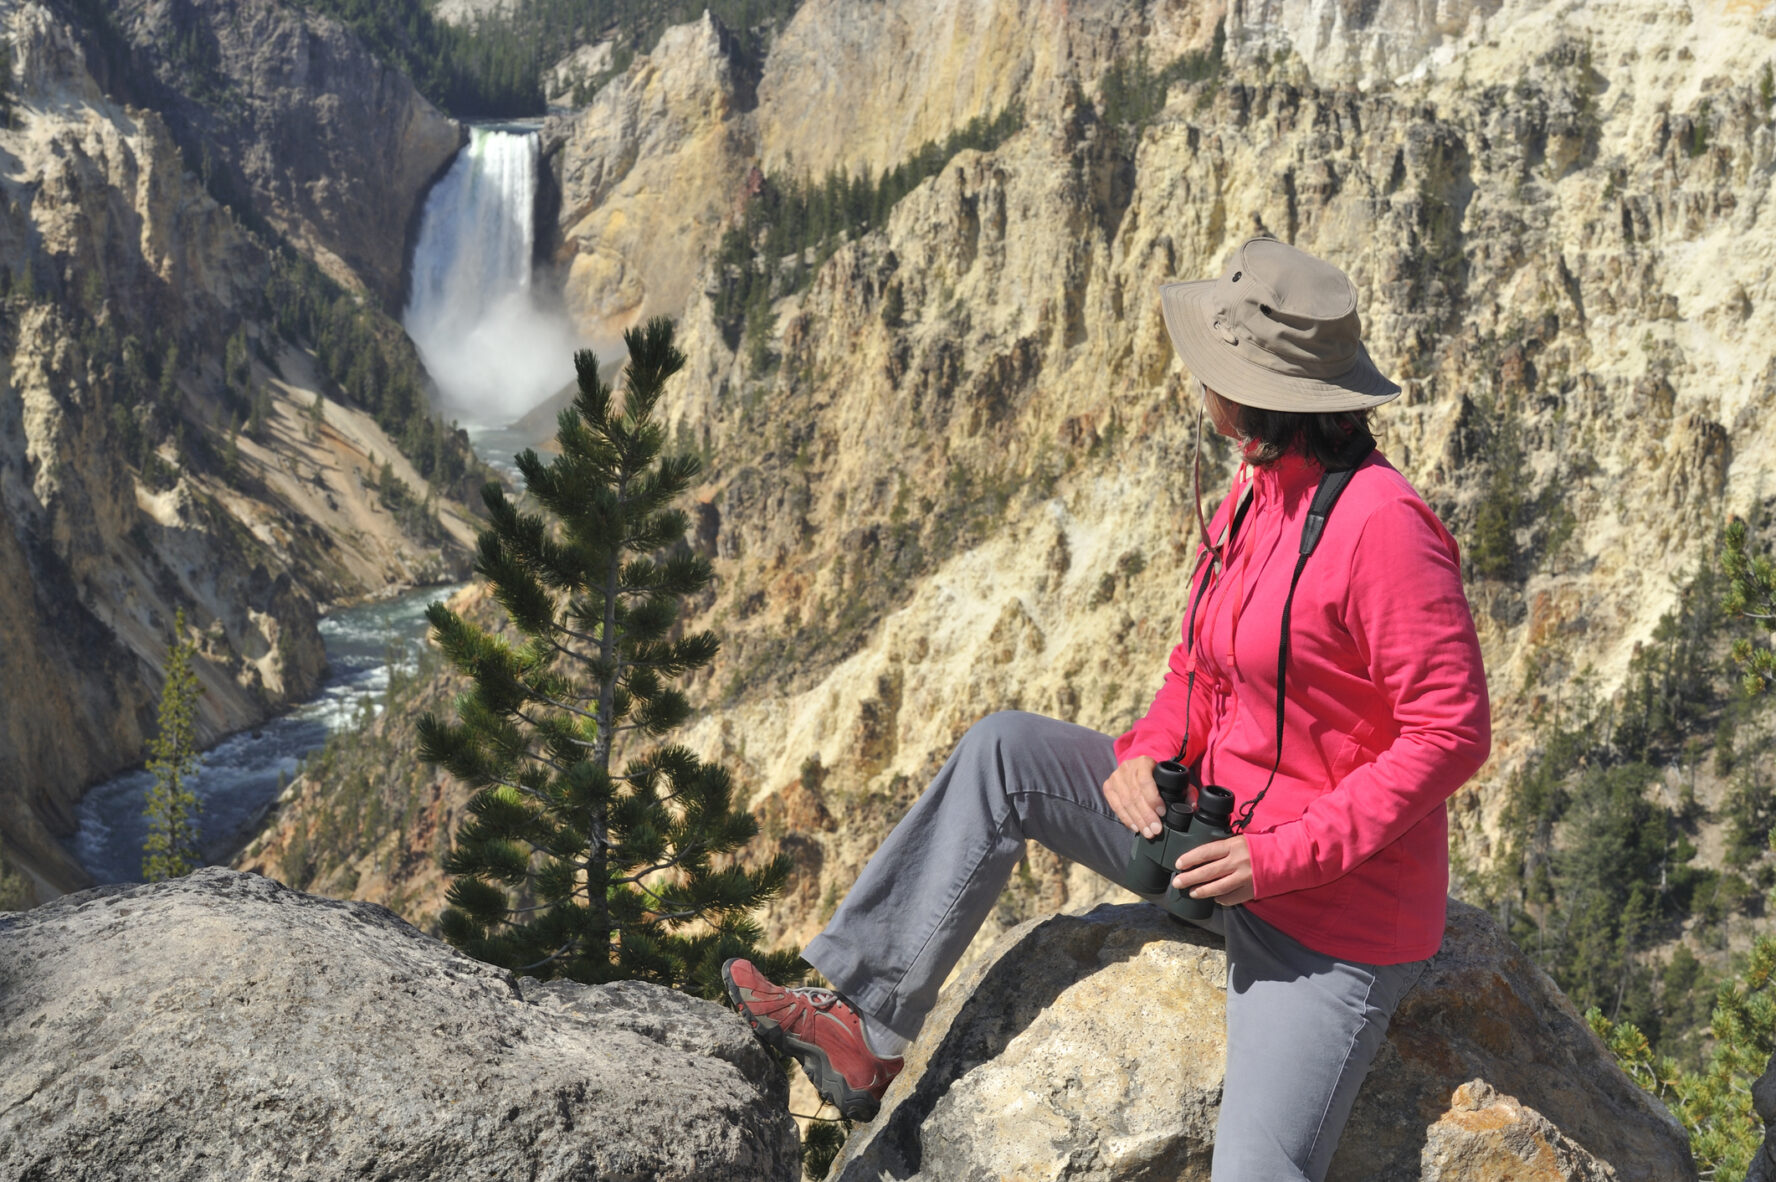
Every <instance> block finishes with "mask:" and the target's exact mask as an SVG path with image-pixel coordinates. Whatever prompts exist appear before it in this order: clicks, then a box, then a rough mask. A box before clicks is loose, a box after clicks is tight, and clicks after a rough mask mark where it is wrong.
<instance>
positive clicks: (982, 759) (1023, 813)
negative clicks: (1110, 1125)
mask: <svg viewBox="0 0 1776 1182" xmlns="http://www.w3.org/2000/svg"><path fill="white" fill-rule="evenodd" d="M1115 770H1116V755H1115V752H1114V750H1113V749H1112V740H1111V738H1110V736H1108V735H1104V734H1100V733H1099V732H1097V731H1094V730H1091V729H1089V728H1087V727H1083V726H1075V725H1074V724H1073V723H1070V722H1062V721H1060V720H1059V719H1054V718H1045V717H1043V716H1041V715H1038V714H1027V713H1024V712H1022V711H1015V710H1008V711H1002V712H1000V713H998V714H991V715H988V716H987V717H986V718H983V719H982V720H981V721H980V722H978V723H976V724H975V725H974V726H973V727H971V728H969V731H968V733H967V734H966V735H964V736H963V737H962V741H961V742H960V743H958V744H957V745H956V749H955V750H954V751H953V752H951V754H950V758H949V760H948V761H947V762H946V763H945V764H944V766H943V770H941V771H940V772H938V774H937V778H936V779H934V780H932V782H931V785H930V787H929V788H927V789H926V790H925V794H924V795H923V796H922V797H920V798H919V801H918V803H917V804H915V805H914V806H913V807H912V809H911V810H910V811H908V813H907V815H906V817H905V818H903V819H902V820H901V822H900V824H899V825H897V826H895V828H894V831H893V832H892V833H890V834H889V835H888V839H887V840H886V841H884V842H883V843H882V846H881V848H880V849H878V850H877V851H876V854H875V856H874V857H873V858H871V859H870V862H869V865H868V866H866V867H864V871H863V873H862V874H861V875H860V876H859V877H858V879H857V885H856V886H854V887H853V888H852V889H851V893H850V894H849V895H847V896H846V897H845V900H844V902H843V903H841V904H840V905H839V908H838V910H837V911H836V912H834V914H833V917H832V921H831V922H830V923H829V924H827V927H826V930H825V931H823V932H821V933H820V935H818V936H816V937H815V938H814V941H813V943H811V944H809V945H808V947H807V949H806V951H804V952H803V956H804V957H805V958H806V959H807V961H808V963H809V964H812V965H813V966H814V967H815V968H816V969H818V970H820V972H821V973H822V974H823V975H824V976H825V977H826V979H827V980H828V981H830V982H832V984H833V986H834V987H835V988H836V989H838V991H839V992H840V993H843V994H844V995H845V996H846V997H847V998H849V999H850V1000H851V1001H852V1002H853V1003H855V1004H856V1005H857V1006H858V1007H860V1008H862V1009H864V1010H867V1011H868V1012H869V1013H870V1014H871V1015H872V1016H874V1017H875V1018H876V1019H877V1020H879V1021H881V1022H882V1023H883V1024H885V1025H886V1026H888V1028H889V1029H891V1030H893V1031H894V1032H895V1033H897V1034H900V1035H902V1036H904V1037H907V1038H912V1037H913V1036H914V1035H916V1034H918V1032H919V1027H920V1025H921V1024H922V1023H923V1022H924V1020H925V1015H926V1014H927V1013H929V1012H930V1011H931V1008H932V1006H934V1005H935V1004H936V1002H937V994H938V990H939V988H940V987H941V986H942V985H943V981H944V978H945V977H946V976H948V975H949V972H950V970H951V969H952V968H953V967H955V964H956V961H957V960H958V959H960V957H961V955H962V952H963V950H964V949H965V948H967V946H968V943H969V941H970V940H971V939H972V938H973V936H974V934H975V932H976V931H977V930H978V929H979V928H980V925H981V923H982V922H983V921H984V920H985V919H986V917H987V914H988V913H989V912H990V911H991V910H992V907H993V904H994V902H995V901H996V900H997V899H998V897H999V892H1000V891H1001V890H1002V889H1003V888H1004V886H1005V883H1006V880H1007V879H1009V878H1010V876H1011V872H1012V870H1013V869H1014V868H1015V867H1016V866H1017V863H1018V861H1019V859H1021V858H1022V857H1023V853H1024V842H1025V840H1026V839H1032V838H1033V839H1034V840H1036V841H1039V842H1041V843H1042V844H1043V845H1045V846H1047V847H1048V848H1049V849H1051V850H1053V851H1054V852H1055V853H1057V854H1059V855H1060V856H1061V857H1063V858H1068V859H1070V860H1072V861H1075V862H1079V863H1082V864H1084V865H1086V866H1089V867H1091V868H1092V869H1093V870H1095V871H1097V872H1098V873H1099V874H1102V875H1104V876H1105V877H1106V878H1109V879H1111V880H1112V881H1115V882H1121V881H1122V871H1123V868H1124V865H1125V863H1126V862H1127V859H1128V851H1129V844H1130V842H1131V840H1132V835H1131V834H1130V831H1129V830H1128V829H1127V828H1126V827H1125V826H1124V825H1123V824H1122V822H1121V821H1119V820H1117V819H1116V816H1115V814H1113V813H1112V812H1111V811H1110V806H1109V803H1108V802H1107V801H1105V799H1104V793H1103V788H1102V785H1103V783H1104V781H1105V780H1107V779H1109V778H1110V774H1111V772H1113V771H1115ZM1125 885H1126V884H1125ZM1215 920H1216V922H1211V923H1210V924H1208V925H1206V926H1209V927H1212V928H1213V929H1214V930H1216V931H1218V932H1221V933H1222V934H1224V935H1225V936H1226V939H1227V960H1228V974H1227V1073H1226V1079H1225V1083H1224V1084H1223V1087H1222V1092H1221V1115H1220V1121H1219V1124H1218V1125H1217V1126H1216V1132H1215V1157H1214V1166H1213V1174H1214V1178H1215V1182H1248V1180H1250V1182H1277V1180H1278V1179H1290V1178H1310V1179H1314V1180H1315V1182H1318V1180H1319V1179H1322V1178H1324V1177H1325V1174H1326V1170H1327V1168H1328V1167H1329V1166H1330V1164H1331V1161H1332V1153H1333V1150H1335V1149H1336V1148H1337V1146H1338V1137H1339V1134H1340V1133H1341V1132H1342V1131H1343V1129H1344V1123H1345V1121H1346V1119H1348V1118H1349V1116H1350V1110H1351V1105H1352V1104H1353V1103H1354V1102H1355V1100H1356V1096H1357V1089H1358V1088H1359V1087H1360V1086H1361V1085H1362V1082H1363V1077H1364V1076H1365V1075H1366V1074H1367V1073H1368V1071H1369V1064H1370V1062H1371V1061H1372V1060H1373V1059H1374V1057H1375V1053H1376V1052H1377V1051H1378V1050H1379V1049H1380V1047H1381V1044H1382V1041H1383V1039H1384V1038H1385V1037H1386V1035H1387V1026H1388V1020H1389V1019H1390V1018H1391V1017H1392V1015H1393V1012H1394V1008H1395V1007H1396V1006H1397V1005H1399V1003H1400V999H1401V998H1402V997H1404V996H1405V994H1406V991H1407V990H1408V989H1410V988H1411V987H1412V985H1413V983H1414V982H1416V981H1417V980H1418V977H1419V974H1420V973H1421V972H1422V971H1423V969H1424V965H1425V962H1424V961H1415V962H1413V963H1411V964H1402V965H1380V966H1377V965H1367V964H1357V963H1354V962H1351V961H1343V960H1338V959H1336V958H1334V957H1330V956H1323V955H1321V954H1320V953H1317V952H1314V951H1312V950H1311V949H1309V948H1306V947H1303V946H1302V945H1301V944H1299V943H1297V942H1296V941H1295V940H1293V939H1291V938H1289V937H1288V936H1285V935H1284V934H1283V933H1282V932H1279V931H1277V930H1276V929H1275V928H1273V927H1271V926H1270V925H1269V924H1267V923H1265V922H1264V921H1263V920H1261V919H1258V918H1256V917H1254V916H1252V915H1250V914H1248V913H1247V911H1246V909H1245V908H1244V907H1230V908H1217V909H1216V917H1215Z"/></svg>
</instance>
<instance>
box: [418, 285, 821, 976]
mask: <svg viewBox="0 0 1776 1182" xmlns="http://www.w3.org/2000/svg"><path fill="white" fill-rule="evenodd" d="M624 343H625V344H626V345H627V346H628V349H629V369H628V376H627V381H626V386H625V396H624V398H623V401H622V406H621V408H620V409H619V408H618V407H615V406H613V403H612V395H613V391H612V389H611V388H610V387H609V386H608V385H606V384H605V383H604V382H602V381H601V380H600V379H599V376H598V359H597V358H596V357H595V356H594V355H593V354H592V353H591V352H590V351H582V352H580V353H578V354H576V356H575V358H574V363H575V367H576V369H577V370H578V373H579V392H578V394H577V395H576V397H575V399H574V402H573V404H572V406H570V407H569V408H567V409H565V410H563V411H562V413H561V416H560V419H559V424H560V428H559V434H558V435H557V437H556V438H557V442H558V444H559V447H560V455H559V456H558V457H557V458H555V459H554V460H552V461H550V462H549V463H547V464H545V463H544V462H543V461H542V460H540V459H539V458H538V457H537V454H536V453H535V452H534V451H529V450H526V451H524V452H523V453H521V454H520V455H518V456H517V458H516V462H517V467H518V470H519V471H520V473H522V475H523V477H524V480H525V484H526V486H527V489H528V496H529V498H530V499H531V500H532V501H533V502H534V503H535V505H536V506H537V507H538V508H539V509H540V510H541V511H540V512H529V511H522V510H520V508H519V507H518V506H517V505H515V504H514V503H513V502H512V501H510V500H508V499H507V498H506V496H505V494H504V492H503V491H502V490H501V488H500V487H499V485H497V484H489V485H487V486H486V488H485V489H484V490H483V494H482V495H483V499H484V500H485V501H486V503H487V508H488V512H489V517H490V520H491V524H490V525H489V526H488V528H486V529H484V530H483V531H482V532H481V536H480V539H479V545H478V551H477V557H476V563H475V570H476V572H477V573H478V574H479V575H480V576H481V577H482V578H483V579H485V580H486V581H487V583H488V584H489V586H490V587H491V589H492V592H493V595H494V598H495V599H496V600H497V601H498V603H499V604H500V606H501V607H502V608H504V609H505V612H506V614H507V616H508V617H509V618H510V621H511V624H512V627H513V629H515V630H516V632H517V633H519V634H521V635H522V638H523V639H522V641H521V642H513V641H510V640H508V639H506V638H504V637H502V636H499V635H495V634H493V633H490V632H488V631H486V630H483V629H482V628H480V627H477V626H476V625H474V624H471V623H469V622H467V621H465V620H463V619H462V618H461V617H460V616H458V615H457V614H456V613H454V612H452V611H450V610H449V609H447V608H446V607H445V606H444V605H443V604H441V603H434V604H432V605H431V607H430V609H428V612H427V616H428V618H429V619H430V620H431V622H432V626H433V629H434V633H433V634H434V636H435V637H436V638H437V641H438V645H439V648H440V649H441V650H442V651H443V653H444V656H445V658H446V659H447V660H449V661H450V662H451V664H453V665H454V666H456V668H458V669H460V670H462V671H463V672H464V673H466V674H467V675H468V676H469V677H470V679H471V681H472V686H471V688H470V689H469V691H468V692H467V693H465V694H464V695H462V696H461V697H460V698H459V699H458V700H457V714H458V716H459V721H455V722H449V721H444V720H440V719H439V718H437V717H435V716H432V715H429V714H428V715H426V716H425V717H423V718H422V719H421V720H420V723H419V734H420V741H421V753H422V755H423V757H424V758H425V759H427V760H429V761H431V762H433V763H439V764H442V765H443V766H444V767H446V768H447V769H448V770H449V771H450V772H451V773H452V774H454V775H456V776H457V777H459V778H461V779H463V780H465V781H467V782H468V783H470V784H472V785H474V786H476V787H478V788H479V789H480V791H479V792H478V793H477V794H476V795H475V797H474V798H473V800H472V801H471V803H470V806H469V807H470V811H471V813H472V816H471V817H470V818H469V819H468V820H467V821H466V822H465V823H464V825H463V826H462V829H461V830H460V831H459V832H458V834H457V838H456V845H455V848H454V849H453V850H452V851H451V852H450V854H449V855H448V856H447V857H446V859H445V868H446V870H448V871H449V873H450V874H451V875H453V876H454V881H453V882H452V883H451V886H450V890H449V894H448V899H449V903H450V907H449V909H448V910H447V911H446V912H445V913H444V916H443V922H442V927H443V930H444V934H445V936H446V937H447V938H448V939H449V940H450V941H451V942H452V943H454V944H456V945H457V946H458V947H461V948H463V949H464V950H465V951H468V952H469V953H471V954H472V955H474V956H477V957H479V958H481V959H483V960H487V961H490V962H492V963H495V964H500V965H505V966H507V967H509V968H511V969H513V970H516V971H521V972H525V973H530V974H534V975H536V976H541V977H551V976H565V977H570V978H572V979H574V980H578V981H584V982H598V981H609V980H615V979H623V978H639V979H642V980H649V981H656V982H659V983H661V984H665V985H668V986H671V987H673V988H678V989H684V990H686V991H688V992H693V993H696V994H699V995H701V996H705V997H719V996H721V994H722V984H721V977H720V970H721V965H722V962H723V961H724V960H725V959H727V958H728V957H731V956H749V957H751V958H753V959H755V960H756V961H758V963H759V964H760V965H761V967H764V968H766V970H767V971H768V972H772V973H781V974H783V975H784V976H792V977H793V976H794V975H795V972H794V969H795V965H796V963H797V960H796V957H795V956H794V955H793V954H788V953H773V954H768V955H767V954H761V953H760V952H759V951H758V950H757V948H756V945H757V941H758V939H759V935H760V929H759V927H758V924H757V923H756V922H755V921H754V920H753V919H752V918H751V915H750V912H751V911H752V910H753V909H754V908H755V907H757V906H758V904H760V903H761V902H763V901H764V900H766V899H768V898H769V897H771V896H772V895H773V894H775V893H776V892H777V891H778V890H779V889H780V888H781V887H782V885H783V883H784V881H785V879H786V878H787V876H788V873H789V863H788V859H787V858H786V857H783V856H779V857H778V858H776V859H774V860H772V861H771V862H769V863H767V864H765V865H763V866H761V867H759V868H757V869H752V870H749V869H747V868H746V867H745V866H743V865H742V864H740V863H739V862H738V861H737V860H736V858H735V857H734V855H735V854H736V853H737V851H738V850H739V849H740V848H741V847H742V846H743V845H744V844H745V843H746V842H747V841H748V840H749V839H750V838H752V837H753V836H754V835H755V834H756V833H757V831H758V824H757V822H756V821H755V820H754V818H753V817H752V815H751V814H750V813H748V812H747V811H746V810H745V809H744V808H741V807H736V805H735V803H734V799H733V795H734V794H733V787H732V784H731V782H730V780H729V777H728V774H727V772H726V770H724V769H723V768H721V767H719V766H716V765H714V764H708V763H704V762H702V761H701V760H699V759H698V758H697V757H696V756H695V755H694V754H693V753H692V752H691V751H689V750H688V749H686V748H685V747H683V746H679V745H674V744H661V745H658V746H654V747H652V748H651V749H648V750H644V751H642V750H638V747H639V745H640V744H641V743H645V741H647V740H653V739H657V738H659V737H660V736H662V735H664V734H666V733H667V732H668V731H670V730H672V729H673V728H674V727H676V726H678V725H679V724H680V723H682V722H683V721H684V720H685V718H686V717H687V715H688V714H689V712H690V708H689V705H688V704H687V702H686V700H685V697H684V695H683V693H681V692H680V691H679V690H678V689H676V688H673V687H672V686H671V684H670V683H671V682H672V681H675V680H676V679H678V678H680V677H682V676H684V675H685V674H687V673H689V672H691V671H692V670H694V669H698V668H700V667H702V666H703V665H705V664H707V663H708V662H709V661H710V659H711V658H712V657H714V655H715V651H716V640H715V638H714V636H712V635H711V634H710V633H708V632H698V633H694V634H692V635H686V636H681V635H677V633H678V628H677V625H678V621H679V607H680V600H681V599H682V598H683V597H684V596H686V595H694V594H696V593H697V592H698V591H700V590H702V589H703V588H704V587H705V586H707V585H708V583H709V581H710V578H711V571H710V567H709V563H708V561H707V560H706V559H704V558H702V557H701V556H698V555H696V554H693V553H691V552H690V551H689V549H688V548H687V547H686V546H685V543H684V536H685V531H686V528H687V525H688V518H687V517H686V514H685V513H684V511H683V510H681V509H678V508H675V507H673V502H674V501H675V500H676V499H677V498H678V497H679V495H680V494H682V493H683V492H684V491H685V489H686V488H688V487H689V485H690V483H691V481H692V480H693V479H694V478H695V476H696V474H697V472H698V470H699V468H700V467H701V461H700V460H699V459H698V457H697V456H696V455H695V454H692V453H679V454H674V455H671V456H665V457H662V454H661V453H662V448H663V445H664V443H665V438H666V433H665V430H664V429H663V427H662V426H661V425H660V424H659V423H657V422H656V421H655V420H654V418H653V412H654V406H655V403H656V402H657V401H658V399H659V398H660V395H661V392H662V389H663V387H664V386H665V383H666V381H667V379H668V378H670V377H671V376H672V375H673V374H675V373H676V372H678V370H679V369H680V368H681V367H682V366H683V365H684V360H685V359H684V354H683V353H681V352H680V351H679V350H678V349H677V348H676V347H675V346H674V344H673V332H672V325H671V323H670V322H669V321H667V320H665V319H663V318H661V319H655V320H653V321H650V322H649V323H648V324H647V325H646V327H645V328H642V329H631V330H630V331H629V332H628V333H626V334H624ZM619 753H621V754H623V755H626V756H630V757H629V758H628V760H627V762H626V764H625V765H624V766H623V767H622V769H621V771H617V770H613V761H614V760H615V759H616V758H617V756H618V755H619Z"/></svg>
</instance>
